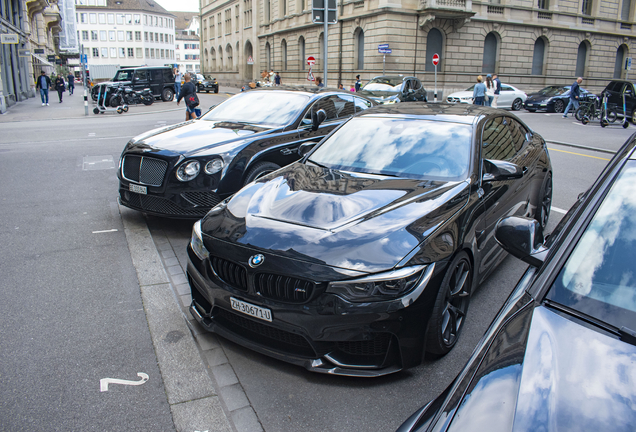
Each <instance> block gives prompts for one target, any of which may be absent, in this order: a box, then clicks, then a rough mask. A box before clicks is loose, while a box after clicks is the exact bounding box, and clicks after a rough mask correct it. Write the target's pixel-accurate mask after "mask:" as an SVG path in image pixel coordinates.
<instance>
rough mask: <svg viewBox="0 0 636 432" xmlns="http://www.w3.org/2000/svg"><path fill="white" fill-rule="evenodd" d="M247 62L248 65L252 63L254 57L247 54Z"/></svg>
mask: <svg viewBox="0 0 636 432" xmlns="http://www.w3.org/2000/svg"><path fill="white" fill-rule="evenodd" d="M247 64H248V65H253V64H254V58H253V57H252V56H248V57H247Z"/></svg>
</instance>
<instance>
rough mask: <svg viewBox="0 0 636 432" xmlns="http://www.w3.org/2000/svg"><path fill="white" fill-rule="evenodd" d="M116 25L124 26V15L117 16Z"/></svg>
mask: <svg viewBox="0 0 636 432" xmlns="http://www.w3.org/2000/svg"><path fill="white" fill-rule="evenodd" d="M117 24H124V15H123V14H117Z"/></svg>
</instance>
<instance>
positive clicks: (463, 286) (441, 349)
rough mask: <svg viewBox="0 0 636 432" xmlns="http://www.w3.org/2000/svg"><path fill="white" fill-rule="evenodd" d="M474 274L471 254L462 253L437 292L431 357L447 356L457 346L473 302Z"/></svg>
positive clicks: (430, 336)
mask: <svg viewBox="0 0 636 432" xmlns="http://www.w3.org/2000/svg"><path fill="white" fill-rule="evenodd" d="M472 274H473V273H472V267H471V264H470V259H469V258H468V254H467V253H466V252H464V251H461V252H459V253H458V254H457V255H456V256H455V258H454V259H453V261H452V262H451V263H450V265H449V266H448V270H447V271H446V275H445V276H444V279H443V280H442V284H441V286H440V289H439V292H438V293H437V298H436V300H435V306H434V307H433V313H432V315H431V318H430V321H429V324H428V330H427V332H426V351H427V352H428V353H429V354H433V355H435V356H442V355H445V354H447V353H448V352H449V351H450V350H451V349H452V348H453V347H454V346H455V344H456V343H457V339H458V337H459V333H460V332H461V330H462V328H463V327H464V320H465V318H466V313H467V312H468V304H469V303H470V290H471V284H472Z"/></svg>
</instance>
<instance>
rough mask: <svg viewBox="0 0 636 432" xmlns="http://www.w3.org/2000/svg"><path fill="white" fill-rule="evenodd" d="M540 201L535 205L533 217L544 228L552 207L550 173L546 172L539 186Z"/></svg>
mask: <svg viewBox="0 0 636 432" xmlns="http://www.w3.org/2000/svg"><path fill="white" fill-rule="evenodd" d="M540 199H541V201H540V202H539V205H538V206H537V210H536V213H535V216H534V218H535V219H536V220H537V221H538V222H539V224H541V228H543V229H544V230H545V227H546V226H548V219H550V209H551V208H552V174H551V173H548V175H547V176H546V178H545V181H544V183H543V187H542V188H541V198H540Z"/></svg>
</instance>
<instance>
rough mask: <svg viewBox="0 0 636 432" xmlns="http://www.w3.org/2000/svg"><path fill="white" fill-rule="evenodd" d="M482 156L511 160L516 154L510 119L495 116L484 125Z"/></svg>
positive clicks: (484, 157)
mask: <svg viewBox="0 0 636 432" xmlns="http://www.w3.org/2000/svg"><path fill="white" fill-rule="evenodd" d="M481 142H482V158H483V159H494V160H503V161H509V160H511V159H512V158H514V156H515V154H516V152H517V151H516V149H515V146H514V145H513V142H512V135H511V133H510V127H509V125H508V121H506V119H505V118H504V117H495V118H494V119H492V120H489V121H488V122H487V123H486V125H485V126H484V131H483V132H482V135H481Z"/></svg>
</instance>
